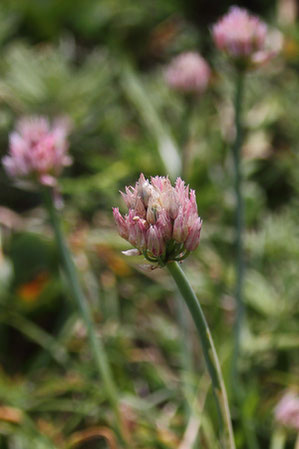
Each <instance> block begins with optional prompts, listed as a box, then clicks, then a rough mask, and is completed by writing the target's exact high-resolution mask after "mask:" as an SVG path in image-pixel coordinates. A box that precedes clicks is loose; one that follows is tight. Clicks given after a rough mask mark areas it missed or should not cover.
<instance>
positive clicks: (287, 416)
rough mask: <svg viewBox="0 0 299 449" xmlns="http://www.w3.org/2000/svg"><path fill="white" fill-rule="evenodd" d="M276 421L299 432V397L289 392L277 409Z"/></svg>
mask: <svg viewBox="0 0 299 449" xmlns="http://www.w3.org/2000/svg"><path fill="white" fill-rule="evenodd" d="M275 418H276V421H277V422H279V423H280V424H282V425H283V426H286V427H291V428H293V429H295V430H297V431H299V396H298V395H295V394H294V393H292V392H287V393H286V394H285V395H284V396H283V397H282V398H281V400H280V401H279V403H278V404H277V406H276V408H275Z"/></svg>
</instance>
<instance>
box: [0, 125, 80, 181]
mask: <svg viewBox="0 0 299 449" xmlns="http://www.w3.org/2000/svg"><path fill="white" fill-rule="evenodd" d="M69 131H70V125H69V123H68V121H67V120H66V119H60V120H56V121H55V122H54V123H53V124H52V125H50V123H49V121H48V120H47V119H46V118H44V117H25V118H23V119H21V120H20V121H19V122H18V124H17V127H16V130H15V131H14V132H12V133H11V134H10V136H9V154H8V155H7V156H5V157H4V158H3V159H2V162H3V165H4V167H5V170H6V172H7V173H8V175H9V176H11V177H12V178H15V179H16V180H18V181H29V182H33V183H39V184H43V185H47V186H51V187H53V186H55V185H56V182H57V180H56V178H57V177H58V176H59V175H60V173H61V171H62V169H63V167H64V166H67V165H70V164H71V162H72V160H71V158H70V156H69V155H68V154H67V150H68V142H67V135H68V134H69Z"/></svg>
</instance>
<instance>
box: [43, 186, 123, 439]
mask: <svg viewBox="0 0 299 449" xmlns="http://www.w3.org/2000/svg"><path fill="white" fill-rule="evenodd" d="M43 198H44V203H45V206H46V208H47V210H48V213H49V217H50V220H51V223H52V226H53V230H54V234H55V238H56V243H57V246H58V249H59V252H60V257H61V262H62V265H63V269H64V271H65V274H66V276H67V279H68V282H69V287H70V290H71V293H72V295H73V298H74V299H75V301H76V303H77V306H78V310H79V312H80V315H81V318H82V320H83V322H84V324H85V326H86V330H87V335H88V339H89V343H90V348H91V351H92V353H93V357H94V362H95V366H96V369H97V371H98V374H99V377H100V379H101V380H102V382H103V384H104V387H105V390H106V394H107V398H108V400H109V403H110V405H111V407H112V409H113V412H114V415H115V427H116V432H117V435H118V438H119V440H120V442H121V444H122V445H123V446H124V447H128V446H127V443H126V438H125V436H124V431H123V426H122V420H121V414H120V410H119V402H118V394H117V391H116V388H115V385H114V381H113V379H112V374H111V370H110V366H109V363H108V359H107V356H106V353H105V349H104V345H103V343H102V340H101V338H100V336H99V335H97V333H96V330H95V325H94V322H93V319H92V316H91V311H90V308H89V306H88V302H87V301H86V298H85V296H84V293H83V291H82V288H81V286H80V283H79V281H78V276H77V271H76V268H75V265H74V262H73V259H72V257H71V254H70V251H69V248H68V246H67V244H66V241H65V239H64V235H63V232H62V229H61V226H60V220H59V217H58V214H57V211H56V208H55V205H54V201H53V196H52V192H51V190H50V189H44V191H43Z"/></svg>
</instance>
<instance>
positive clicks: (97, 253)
mask: <svg viewBox="0 0 299 449" xmlns="http://www.w3.org/2000/svg"><path fill="white" fill-rule="evenodd" d="M154 3H155V2H154ZM263 3H264V5H266V3H267V2H263ZM268 4H269V8H272V7H273V2H268ZM249 6H250V5H249ZM222 7H224V6H222ZM197 8H199V9H200V8H202V9H203V6H202V5H200V6H198V5H197V6H195V5H194V2H187V4H185V2H179V1H178V0H176V1H175V0H168V1H163V2H162V1H161V2H157V3H155V4H153V2H151V1H149V0H147V1H141V2H140V1H139V2H138V1H137V2H136V1H133V0H125V1H123V2H117V1H116V0H101V1H97V0H88V1H84V2H82V1H81V2H79V1H70V0H63V1H62V0H55V1H50V0H46V1H40V0H34V1H29V2H24V1H21V0H11V1H8V0H7V1H6V0H5V1H3V2H2V3H1V7H0V48H1V62H0V102H1V104H0V146H1V156H3V155H4V154H5V153H6V151H7V142H8V133H9V132H10V131H11V130H12V129H13V127H14V124H15V120H16V119H17V118H18V117H20V116H22V115H27V114H45V115H48V116H50V117H55V116H57V115H67V116H69V117H70V118H71V120H72V123H73V130H72V134H71V138H70V148H71V154H72V157H73V159H74V164H73V165H72V166H71V167H69V168H68V169H67V170H66V171H65V173H64V176H63V178H62V179H61V181H60V187H61V191H62V193H63V194H64V199H65V206H64V209H63V210H62V211H61V218H62V220H63V223H64V226H65V230H66V233H67V235H68V239H69V243H70V246H71V249H72V252H73V255H74V260H75V263H76V265H77V267H78V270H79V273H80V279H81V282H82V285H83V287H84V291H85V293H86V295H87V297H88V300H89V302H90V305H91V308H92V311H93V315H94V319H95V321H96V329H97V332H99V334H100V335H101V336H102V338H103V341H104V343H105V347H106V350H107V354H108V357H109V360H110V363H111V365H112V369H113V373H114V377H115V379H116V381H117V387H118V391H119V392H120V402H121V404H122V414H123V418H124V422H125V425H126V426H127V428H128V429H129V431H130V432H131V434H132V435H133V438H134V445H133V446H132V447H134V448H135V449H139V448H140V449H145V448H151V449H153V448H155V449H156V448H163V449H172V448H179V449H185V448H186V447H187V446H182V445H181V446H180V444H181V443H182V441H183V438H184V437H186V434H187V430H188V429H189V434H190V433H191V434H192V431H193V430H194V429H195V430H194V441H193V443H192V444H191V446H188V449H191V447H192V445H193V448H197V447H202V448H207V449H210V448H211V449H212V448H213V449H215V448H217V426H216V424H215V423H216V411H215V410H214V408H213V400H212V396H211V394H210V392H209V382H208V380H207V378H206V375H205V368H204V362H203V359H202V354H201V349H200V348H199V346H198V343H197V340H196V334H195V329H194V327H193V325H191V324H190V322H189V321H188V318H187V337H186V334H184V333H183V332H182V328H181V324H180V322H179V319H178V318H179V317H180V310H181V309H178V305H177V301H178V298H177V297H176V295H175V294H174V293H173V289H174V287H173V285H172V283H171V280H170V279H169V278H168V276H167V274H166V273H164V272H163V271H162V270H154V271H152V272H145V271H143V270H142V269H141V268H140V267H139V263H140V261H139V259H138V258H125V257H124V256H122V255H121V250H124V249H128V245H127V243H126V242H125V241H124V240H121V239H120V238H119V237H118V236H116V230H115V227H114V224H113V220H112V214H111V207H112V206H117V205H120V207H122V204H121V202H120V196H119V189H123V188H124V186H125V185H128V184H131V183H134V182H135V181H136V178H137V177H138V175H139V173H140V172H144V173H145V174H146V175H147V176H150V175H157V174H159V175H164V174H169V175H170V177H172V178H175V176H176V175H177V174H179V173H180V172H181V170H182V167H181V165H183V170H184V178H185V179H186V181H187V182H189V183H190V185H191V186H192V188H194V189H195V190H196V192H197V197H198V207H199V213H200V215H201V217H202V218H203V222H204V224H203V230H202V240H201V244H200V247H199V249H198V250H197V251H196V252H195V254H193V255H192V256H190V258H189V259H188V261H186V262H184V268H185V270H186V272H187V274H188V277H189V278H190V280H191V283H192V285H193V287H194V289H195V291H196V293H197V294H198V296H199V299H200V301H201V303H202V304H203V308H204V311H205V314H206V316H207V318H208V322H209V325H210V328H211V329H212V332H213V336H214V338H215V342H216V346H217V350H218V352H219V355H220V358H221V361H222V364H223V367H224V371H225V374H226V384H227V385H228V386H229V388H228V389H229V395H230V399H231V401H232V404H233V406H232V414H233V420H234V429H235V433H236V440H237V445H238V448H249V449H258V448H260V449H264V448H268V447H270V442H271V441H276V440H277V441H278V440H279V441H281V440H282V437H281V434H280V433H279V432H280V429H278V427H277V425H276V424H275V422H274V419H273V408H274V406H275V404H276V402H277V400H278V398H279V397H280V395H281V393H282V391H283V390H284V389H285V388H288V387H291V386H295V387H296V385H297V383H298V369H299V355H298V354H299V352H298V347H299V339H298V320H299V312H298V311H299V283H298V265H299V214H298V205H299V202H298V195H299V163H298V162H299V160H298V158H299V156H298V154H299V153H298V150H299V147H298V141H299V130H298V123H297V122H298V116H299V109H298V108H299V106H298V105H299V101H298V100H299V98H297V97H298V67H299V66H298V61H299V56H298V55H299V50H298V48H299V47H298V45H299V44H298V42H299V40H298V35H299V31H298V25H296V26H294V32H293V31H292V32H291V30H286V33H285V34H286V38H287V39H288V40H289V41H290V42H289V43H291V44H292V45H293V47H292V48H295V50H293V53H292V55H290V53H288V51H287V48H289V47H286V49H285V50H284V51H283V53H282V54H281V55H280V56H279V57H277V59H276V60H274V61H273V62H272V63H271V64H270V65H269V66H265V68H263V69H261V70H260V71H258V72H256V73H252V74H250V75H249V76H248V77H247V81H246V89H245V105H244V120H245V143H244V147H243V156H244V157H243V162H242V170H243V173H244V174H245V182H244V198H245V203H246V235H245V247H246V266H247V274H246V281H245V301H246V309H247V313H246V323H245V325H244V329H243V330H242V348H241V349H242V351H241V375H242V379H243V381H244V384H245V385H246V392H245V393H244V398H245V399H244V401H243V404H242V406H241V407H239V406H238V404H236V403H235V401H234V397H233V393H232V391H231V388H230V373H229V372H230V362H231V348H232V338H233V335H232V324H233V320H234V312H235V303H234V297H233V294H234V293H233V288H234V278H235V274H234V246H233V242H234V207H235V201H234V194H233V168H232V160H231V153H230V144H231V138H232V116H233V113H232V102H231V97H232V91H233V86H232V72H231V70H230V69H229V68H228V67H227V64H226V62H225V61H222V60H220V59H218V57H217V56H216V54H215V52H214V50H213V49H212V45H211V43H209V36H208V32H207V30H208V27H209V26H210V21H211V20H210V19H206V17H204V18H202V19H201V23H203V22H205V23H204V24H203V25H202V26H198V23H197V22H196V19H195V17H196V16H194V17H193V16H192V12H193V13H194V15H195V13H196V11H197ZM210 8H211V10H210V16H211V17H212V15H215V14H216V12H215V11H212V8H214V5H213V7H212V6H210ZM265 8H266V6H265ZM273 10H274V8H273ZM264 11H265V10H264ZM221 12H223V10H222V11H221ZM268 12H269V16H271V14H272V16H273V11H272V9H270V10H269V11H268ZM217 13H218V12H217ZM191 21H193V23H191ZM190 48H193V49H196V50H199V51H202V52H203V53H204V54H206V56H207V59H208V60H209V62H210V64H211V65H212V66H213V79H212V83H211V86H210V88H209V90H208V91H207V92H206V93H205V94H204V96H202V98H200V99H196V100H195V101H193V104H190V102H189V101H188V99H186V98H185V97H184V96H183V95H181V94H179V93H176V92H173V91H170V90H169V89H168V87H167V86H166V83H165V81H164V77H163V70H164V67H165V65H166V64H167V62H168V60H169V55H171V54H173V53H176V52H178V51H181V50H189V49H190ZM182 161H183V162H186V161H187V163H183V164H182ZM0 202H1V206H6V207H7V208H9V209H10V210H13V211H15V214H16V218H17V219H18V220H16V223H14V222H10V221H9V220H7V216H6V215H5V214H6V212H5V209H4V208H3V210H2V207H1V208H0V209H1V210H0V224H1V229H2V231H1V251H0V449H8V448H9V449H19V448H21V449H35V448H37V449H39V448H40V449H53V448H68V447H71V446H70V442H71V439H72V437H73V436H74V434H75V433H76V432H79V431H80V432H81V431H84V430H86V431H87V430H88V429H91V428H101V429H102V430H103V429H106V430H107V429H108V430H109V429H112V431H113V430H114V429H113V418H112V413H111V410H110V407H109V405H108V402H107V394H106V391H105V389H104V388H103V385H102V384H101V383H98V380H97V377H96V372H95V368H94V366H93V362H92V359H91V355H90V352H89V349H88V344H87V337H86V331H85V329H84V326H83V324H82V322H81V320H80V319H79V318H78V316H77V312H76V310H74V308H73V306H72V301H71V299H72V298H71V297H70V294H69V291H68V289H67V286H66V283H65V279H64V277H63V276H61V273H60V269H59V263H58V255H57V251H56V249H55V246H54V241H53V237H52V234H51V231H50V227H49V223H48V221H47V218H46V215H45V213H44V212H43V211H42V204H41V199H40V197H39V195H38V194H36V193H34V192H25V191H22V190H20V189H18V188H17V187H15V186H13V185H12V182H11V180H9V179H8V178H7V176H6V175H5V173H4V170H3V169H1V179H0ZM19 223H20V224H19ZM141 263H142V262H141ZM183 315H184V316H185V315H186V310H185V311H184V313H183ZM186 316H187V317H188V315H186ZM185 325H186V323H185ZM185 330H186V329H185ZM187 339H188V340H190V341H191V344H190V347H189V346H188V345H186V344H185V343H186V341H187ZM297 387H298V385H297ZM5 407H6V408H5ZM7 407H10V412H9V410H8V409H7ZM190 429H191V430H190ZM189 434H188V435H189ZM294 437H295V436H294V435H293V434H292V432H289V433H287V434H286V435H283V441H284V440H286V444H285V448H292V447H294ZM85 444H86V446H85ZM109 444H110V443H109V439H105V437H103V436H101V437H99V438H97V439H96V438H94V439H92V440H90V442H88V443H87V442H85V441H83V442H82V444H81V447H86V448H89V447H90V448H98V447H103V448H104V447H113V446H112V445H111V444H110V446H109ZM273 444H274V443H273ZM77 447H79V446H77Z"/></svg>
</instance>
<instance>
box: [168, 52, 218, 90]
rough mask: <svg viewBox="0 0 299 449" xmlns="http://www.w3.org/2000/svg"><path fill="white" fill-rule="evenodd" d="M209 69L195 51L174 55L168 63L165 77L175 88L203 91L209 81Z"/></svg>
mask: <svg viewBox="0 0 299 449" xmlns="http://www.w3.org/2000/svg"><path fill="white" fill-rule="evenodd" d="M210 77H211V70H210V67H209V65H208V63H207V62H206V61H205V59H204V58H203V57H202V56H200V54H198V53H196V52H191V51H190V52H186V53H182V54H180V55H178V56H176V57H175V58H174V59H173V60H172V61H171V62H170V64H169V66H168V68H167V70H166V72H165V79H166V82H167V83H168V85H169V86H170V87H171V88H172V89H175V90H178V91H181V92H184V93H189V92H195V93H199V94H201V93H203V92H204V91H205V90H206V88H207V86H208V84H209V81H210Z"/></svg>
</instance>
